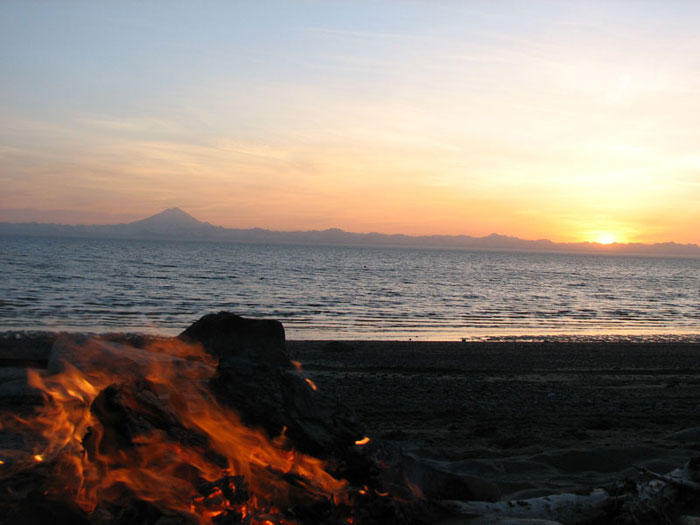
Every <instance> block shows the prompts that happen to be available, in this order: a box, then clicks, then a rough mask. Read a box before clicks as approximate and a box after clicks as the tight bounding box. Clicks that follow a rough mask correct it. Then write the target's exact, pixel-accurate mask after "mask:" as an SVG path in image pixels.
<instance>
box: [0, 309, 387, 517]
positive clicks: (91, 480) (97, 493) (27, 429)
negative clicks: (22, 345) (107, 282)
mask: <svg viewBox="0 0 700 525" xmlns="http://www.w3.org/2000/svg"><path fill="white" fill-rule="evenodd" d="M243 321H247V320H241V318H237V317H236V316H231V315H230V314H225V315H223V314H219V315H215V316H211V317H209V318H204V319H203V320H202V321H200V323H201V324H200V325H194V326H193V327H191V329H190V331H189V332H186V334H185V335H184V336H182V337H180V338H175V339H158V338H154V339H144V340H141V341H138V342H137V343H138V344H137V345H135V344H128V343H129V342H125V341H120V342H115V341H113V340H110V339H109V338H100V337H69V336H65V337H63V338H61V339H59V340H58V341H57V342H56V343H55V344H54V349H53V355H52V358H51V360H50V362H49V373H46V371H41V372H40V371H38V370H31V369H30V370H29V371H28V383H29V385H31V387H33V388H35V389H37V390H38V391H40V392H41V394H42V397H43V400H44V402H43V404H42V405H41V406H40V407H38V408H37V409H36V411H34V412H33V413H31V414H26V415H25V414H16V413H5V414H3V416H2V430H3V432H4V433H12V434H14V435H15V436H17V438H18V441H20V442H21V443H22V446H20V447H18V448H17V449H14V450H3V451H2V452H1V453H2V456H0V461H2V464H1V465H0V467H1V468H2V477H3V488H4V490H3V495H2V497H3V498H4V505H3V506H4V508H6V509H10V510H9V512H8V513H7V515H9V516H10V517H12V516H16V515H17V516H19V515H21V513H22V512H27V511H28V510H30V509H29V507H34V506H35V505H36V503H37V502H40V506H42V507H45V508H48V509H49V511H50V512H53V513H55V512H59V511H60V512H63V513H66V512H67V513H72V514H73V515H74V519H75V520H76V522H79V521H80V520H83V521H86V522H91V523H113V522H115V521H126V520H127V519H129V521H133V519H134V518H135V517H137V519H138V520H139V521H140V522H146V523H150V522H153V523H169V524H170V523H199V524H202V525H204V524H215V523H216V524H218V523H296V522H309V523H312V522H317V521H319V520H321V521H330V522H338V523H353V522H354V521H355V514H356V513H355V512H354V509H355V508H356V507H357V503H358V501H359V500H360V499H363V498H364V499H367V498H372V499H378V498H382V497H383V498H388V494H385V493H383V492H382V491H381V490H379V489H378V488H376V487H374V488H370V487H369V486H368V484H367V483H362V484H358V483H357V478H358V474H357V471H356V470H357V468H356V467H357V464H362V465H364V466H363V469H364V472H363V474H362V476H364V477H365V478H367V479H366V480H364V481H368V482H370V483H372V482H376V480H375V481H373V480H371V479H369V477H370V476H368V475H367V472H368V470H367V461H366V460H362V455H361V454H360V452H359V451H358V450H357V449H359V448H361V447H362V446H363V445H365V444H366V443H368V442H369V438H367V437H365V436H364V435H363V434H362V432H361V427H360V426H359V424H358V425H356V428H355V429H352V430H351V429H350V428H349V427H347V424H346V423H347V421H345V419H347V418H348V417H350V415H349V414H347V413H344V412H343V410H342V409H339V410H338V411H337V413H333V414H331V416H330V417H328V418H326V412H328V410H329V407H328V405H329V401H328V400H326V399H323V398H322V396H321V394H320V393H318V392H317V389H316V386H315V385H314V384H313V382H312V381H311V380H309V379H307V378H305V377H304V375H303V372H302V371H301V370H300V369H299V368H300V367H299V366H298V365H297V366H296V367H295V366H294V364H293V363H292V362H291V361H289V359H288V356H287V355H286V350H285V349H284V339H283V337H284V336H283V332H282V341H281V342H282V344H281V345H279V344H277V347H276V350H275V341H274V338H273V337H272V338H271V337H270V335H269V334H267V335H265V336H262V337H261V336H260V334H258V336H257V337H251V336H250V333H247V332H251V329H250V326H248V325H246V324H241V323H242V322H243ZM251 323H259V322H257V321H251ZM212 324H213V325H215V326H211V325H212ZM277 324H278V323H277ZM256 326H257V325H255V324H253V328H254V329H253V332H255V330H256V329H258V328H259V326H257V327H256ZM242 327H243V328H245V329H242ZM280 327H281V325H280ZM200 332H201V333H202V334H206V336H205V335H201V336H200V335H199V333H200ZM212 337H215V338H219V340H217V341H214V340H213V339H212ZM222 337H223V339H222ZM198 339H199V340H198ZM131 343H134V341H131ZM287 396H290V397H287ZM283 398H286V399H283ZM273 404H274V406H273ZM345 410H346V411H347V409H345ZM319 418H323V419H324V420H322V419H319ZM344 418H345V419H344ZM325 427H327V428H325ZM311 451H315V452H316V454H315V455H314V454H311V453H310V452H311ZM320 456H325V457H324V458H323V459H321V458H320ZM351 463H352V464H351ZM344 474H346V475H347V476H346V477H348V478H353V477H354V479H355V483H351V482H350V481H348V479H345V478H344ZM5 518H6V519H7V516H5ZM163 520H165V521H163ZM24 522H25V523H26V520H25V521H24Z"/></svg>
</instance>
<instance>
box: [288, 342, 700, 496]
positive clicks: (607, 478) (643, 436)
mask: <svg viewBox="0 0 700 525" xmlns="http://www.w3.org/2000/svg"><path fill="white" fill-rule="evenodd" d="M288 349H289V351H290V353H291V354H292V357H293V358H294V359H297V360H299V361H300V362H301V363H302V364H303V366H304V370H305V373H306V374H307V375H308V376H309V377H310V378H311V379H312V380H313V381H314V382H315V383H316V384H317V385H318V387H319V389H322V390H323V391H324V392H326V393H328V394H330V395H333V396H337V397H339V398H340V399H342V400H343V401H344V402H345V403H346V404H348V405H350V406H351V408H353V409H354V410H355V412H356V413H357V414H358V416H359V417H360V419H361V420H362V421H363V422H364V423H365V425H366V427H367V433H368V435H369V436H370V437H374V438H380V439H390V440H394V441H397V442H399V443H401V444H402V445H403V446H404V447H405V448H406V449H407V450H410V451H414V452H415V453H417V454H419V455H421V456H423V457H430V458H434V459H435V460H439V461H443V462H449V468H451V469H453V470H458V471H460V472H463V473H465V474H470V475H476V476H480V477H483V478H485V479H489V480H491V481H494V482H496V483H497V484H498V485H499V486H500V488H501V490H502V492H503V494H504V496H510V497H525V496H531V495H539V494H544V493H549V492H553V491H562V490H577V489H585V488H586V487H590V486H600V485H604V484H606V483H608V482H613V481H615V480H623V479H625V478H633V479H636V478H638V477H639V474H638V472H637V471H636V469H634V467H633V465H634V464H637V465H645V466H647V467H648V468H651V469H652V470H657V471H660V472H666V471H669V470H671V469H673V468H675V467H676V466H681V465H682V464H683V463H684V462H685V461H686V460H687V459H689V458H690V457H692V456H694V455H698V454H700V345H699V344H697V343H683V342H639V343H637V342H563V341H556V342H539V343H535V342H466V343H461V342H447V343H437V342H386V341H382V342H372V341H352V342H347V343H344V344H340V345H338V344H334V345H330V346H329V345H328V343H327V342H322V341H289V342H288ZM688 429H696V430H688ZM681 431H685V432H681Z"/></svg>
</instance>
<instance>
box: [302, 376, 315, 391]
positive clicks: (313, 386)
mask: <svg viewBox="0 0 700 525" xmlns="http://www.w3.org/2000/svg"><path fill="white" fill-rule="evenodd" d="M304 381H306V382H307V383H308V384H309V386H310V387H311V390H313V391H314V392H315V391H316V390H318V387H317V386H316V383H314V382H313V381H311V379H309V378H308V377H306V378H304Z"/></svg>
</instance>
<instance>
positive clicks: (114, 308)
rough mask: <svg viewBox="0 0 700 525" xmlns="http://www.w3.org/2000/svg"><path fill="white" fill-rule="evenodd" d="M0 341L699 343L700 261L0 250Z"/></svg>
mask: <svg viewBox="0 0 700 525" xmlns="http://www.w3.org/2000/svg"><path fill="white" fill-rule="evenodd" d="M0 253H1V254H2V255H0V272H1V275H2V280H1V281H0V328H1V329H3V330H10V329H42V330H43V329H69V330H90V331H115V330H119V331H122V330H128V331H149V332H161V333H170V334H174V333H178V332H180V331H181V330H182V329H184V328H185V327H186V326H187V325H188V324H189V323H191V322H192V321H193V320H195V319H197V318H198V317H199V316H201V315H202V314H204V313H208V312H213V311H218V310H230V311H233V312H236V313H239V314H241V315H246V316H252V317H270V318H277V319H279V320H281V321H283V323H284V325H285V328H286V330H287V337H288V338H290V339H295V338H296V339H329V338H334V339H352V338H377V339H406V338H409V337H410V338H419V339H455V338H461V337H466V338H481V337H484V336H503V335H516V336H526V335H531V334H550V335H554V334H574V335H587V334H588V335H591V334H595V335H605V334H639V335H642V334H688V333H700V260H698V259H671V258H649V257H613V256H591V255H566V254H543V253H538V254H533V253H496V252H463V251H448V250H411V249H392V248H359V247H327V246H316V247H309V246H267V245H249V244H224V243H196V242H165V241H163V242H152V241H113V240H81V239H30V238H11V237H6V238H0Z"/></svg>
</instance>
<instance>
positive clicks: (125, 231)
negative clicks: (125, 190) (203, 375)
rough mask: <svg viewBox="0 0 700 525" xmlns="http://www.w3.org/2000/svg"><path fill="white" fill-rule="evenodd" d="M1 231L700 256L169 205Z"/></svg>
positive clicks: (659, 247) (665, 247)
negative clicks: (259, 221) (238, 220)
mask: <svg viewBox="0 0 700 525" xmlns="http://www.w3.org/2000/svg"><path fill="white" fill-rule="evenodd" d="M0 235H22V236H41V237H81V238H103V239H143V240H158V239H163V240H187V241H222V242H249V243H268V244H334V245H354V246H397V247H415V248H450V249H462V250H508V251H546V252H577V253H601V254H628V255H666V256H683V257H700V246H698V245H697V244H678V243H675V242H664V243H656V244H642V243H625V244H623V243H613V244H598V243H590V242H577V243H557V242H552V241H550V240H547V239H539V240H526V239H519V238H517V237H511V236H506V235H498V234H495V233H494V234H491V235H488V236H486V237H471V236H469V235H421V236H411V235H402V234H394V235H387V234H383V233H353V232H346V231H343V230H340V229H338V228H331V229H328V230H310V231H273V230H265V229H262V228H251V229H234V228H224V227H222V226H214V225H213V224H209V223H208V222H202V221H200V220H197V219H195V218H194V217H192V216H191V215H190V214H188V213H186V212H184V211H182V210H181V209H179V208H168V209H167V210H165V211H162V212H160V213H158V214H156V215H153V216H152V217H148V218H146V219H141V220H139V221H134V222H128V223H122V224H106V225H78V226H68V225H64V224H53V223H36V222H29V223H9V222H0Z"/></svg>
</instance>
